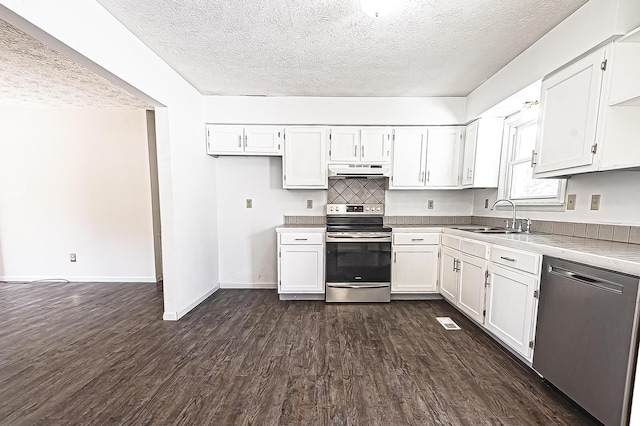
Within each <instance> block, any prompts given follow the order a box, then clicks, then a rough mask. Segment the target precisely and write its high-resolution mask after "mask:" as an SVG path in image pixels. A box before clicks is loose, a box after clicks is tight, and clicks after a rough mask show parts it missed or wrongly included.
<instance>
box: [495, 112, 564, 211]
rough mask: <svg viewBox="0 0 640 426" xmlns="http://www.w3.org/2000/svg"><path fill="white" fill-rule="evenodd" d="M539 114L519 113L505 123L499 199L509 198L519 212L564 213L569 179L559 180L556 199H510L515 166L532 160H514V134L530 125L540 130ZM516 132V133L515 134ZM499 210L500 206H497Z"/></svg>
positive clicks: (511, 116) (512, 115) (510, 116)
mask: <svg viewBox="0 0 640 426" xmlns="http://www.w3.org/2000/svg"><path fill="white" fill-rule="evenodd" d="M537 122H538V115H537V114H531V113H527V114H523V112H521V111H518V112H516V113H513V114H511V115H509V116H507V117H505V121H504V129H503V134H502V155H501V158H500V175H499V179H498V199H501V198H507V199H509V200H511V201H513V203H515V204H516V206H518V209H519V210H538V211H564V209H565V194H566V190H567V179H558V181H559V182H558V191H557V193H556V196H555V197H553V198H552V197H531V198H510V193H511V187H512V178H513V166H514V165H517V164H524V163H528V162H530V161H531V160H530V159H528V160H526V159H520V160H513V157H514V151H515V146H516V143H515V140H514V138H513V136H514V134H515V135H517V131H518V128H520V127H526V126H530V125H535V126H536V133H537V131H539V128H538V123H537ZM514 132H515V133H514ZM496 208H498V206H496ZM503 208H504V207H503Z"/></svg>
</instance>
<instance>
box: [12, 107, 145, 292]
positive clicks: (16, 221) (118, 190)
mask: <svg viewBox="0 0 640 426" xmlns="http://www.w3.org/2000/svg"><path fill="white" fill-rule="evenodd" d="M0 117H2V119H1V120H2V125H0V206H2V208H0V248H1V251H0V280H5V281H29V280H37V279H47V278H63V279H68V280H70V281H95V282H104V281H112V282H113V281H146V282H155V267H154V252H153V228H152V222H151V186H150V178H149V159H148V155H147V126H146V113H145V111H144V110H137V111H133V110H132V111H109V110H90V109H51V108H39V109H36V108H0ZM70 253H76V254H77V262H76V263H71V262H70V261H69V254H70Z"/></svg>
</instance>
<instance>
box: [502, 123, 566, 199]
mask: <svg viewBox="0 0 640 426" xmlns="http://www.w3.org/2000/svg"><path fill="white" fill-rule="evenodd" d="M534 129H535V127H534ZM534 134H535V133H534ZM511 170H512V176H511V189H510V195H509V197H510V198H555V197H557V196H558V183H559V181H558V179H533V169H532V168H531V163H529V162H526V163H520V164H514V165H513V167H512V169H511Z"/></svg>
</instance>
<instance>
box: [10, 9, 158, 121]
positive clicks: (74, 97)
mask: <svg viewBox="0 0 640 426" xmlns="http://www.w3.org/2000/svg"><path fill="white" fill-rule="evenodd" d="M0 106H4V107H15V106H28V107H33V106H43V107H91V108H109V109H123V108H124V109H131V108H135V109H140V108H143V109H146V108H149V106H148V105H146V104H145V103H143V102H142V101H141V100H139V99H138V98H136V97H134V96H133V95H131V94H129V93H128V92H126V91H125V90H124V89H122V88H120V87H119V86H116V85H114V84H113V83H111V82H110V81H109V80H107V79H105V78H103V77H101V76H99V75H97V74H96V73H94V72H92V71H90V70H89V69H87V68H85V67H84V66H82V65H80V64H78V63H77V62H75V61H73V60H71V59H69V58H67V57H66V56H64V55H62V54H60V53H58V52H57V51H55V50H52V49H50V48H48V47H47V46H45V45H44V44H42V43H41V42H39V41H38V40H36V39H34V38H33V37H31V36H29V35H27V34H25V33H24V32H22V31H20V30H19V29H17V28H16V27H14V26H12V25H10V24H8V23H7V22H5V21H3V20H1V19H0Z"/></svg>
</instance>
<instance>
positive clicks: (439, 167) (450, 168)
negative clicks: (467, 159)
mask: <svg viewBox="0 0 640 426" xmlns="http://www.w3.org/2000/svg"><path fill="white" fill-rule="evenodd" d="M427 141H428V142H427V169H426V172H427V174H426V186H427V187H450V186H458V184H459V179H458V178H459V176H460V145H461V143H462V129H461V128H460V127H433V128H429V137H428V139H427Z"/></svg>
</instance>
